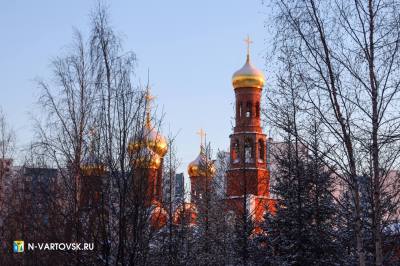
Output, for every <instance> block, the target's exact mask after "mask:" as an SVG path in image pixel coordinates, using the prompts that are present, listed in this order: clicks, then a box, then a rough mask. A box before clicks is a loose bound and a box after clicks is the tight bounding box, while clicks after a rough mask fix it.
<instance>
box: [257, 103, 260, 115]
mask: <svg viewBox="0 0 400 266" xmlns="http://www.w3.org/2000/svg"><path fill="white" fill-rule="evenodd" d="M256 116H257V117H260V103H259V102H257V103H256Z"/></svg>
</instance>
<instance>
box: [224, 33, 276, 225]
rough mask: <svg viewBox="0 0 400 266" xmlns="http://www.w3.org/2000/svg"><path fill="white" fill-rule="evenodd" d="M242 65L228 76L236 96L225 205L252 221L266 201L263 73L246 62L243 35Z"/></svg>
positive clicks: (256, 220)
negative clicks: (262, 106)
mask: <svg viewBox="0 0 400 266" xmlns="http://www.w3.org/2000/svg"><path fill="white" fill-rule="evenodd" d="M246 42H247V44H248V48H247V59H246V63H245V65H244V66H243V67H242V68H241V69H239V70H238V71H237V72H235V74H234V75H233V77H232V84H233V87H234V89H235V97H236V105H235V106H236V116H235V127H234V130H233V133H232V134H231V135H230V157H231V159H230V168H229V170H228V171H227V202H228V208H229V209H230V210H233V211H234V212H235V213H236V214H238V215H242V214H243V213H244V211H246V213H247V215H249V216H251V217H252V219H253V221H255V222H258V221H261V220H262V218H263V213H264V211H265V207H266V206H268V205H269V204H270V202H269V172H268V168H267V158H266V156H267V154H266V135H265V134H264V133H263V132H262V128H261V122H260V103H261V92H262V88H263V86H264V75H263V74H262V72H261V71H259V70H258V69H256V68H255V67H254V66H252V64H251V63H250V55H249V44H250V42H251V41H250V39H249V38H247V39H246Z"/></svg>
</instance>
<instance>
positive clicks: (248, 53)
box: [244, 35, 253, 56]
mask: <svg viewBox="0 0 400 266" xmlns="http://www.w3.org/2000/svg"><path fill="white" fill-rule="evenodd" d="M244 42H245V43H246V44H247V56H249V55H250V44H252V43H253V40H252V39H250V37H249V35H247V38H246V39H244Z"/></svg>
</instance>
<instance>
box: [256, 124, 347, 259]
mask: <svg viewBox="0 0 400 266" xmlns="http://www.w3.org/2000/svg"><path fill="white" fill-rule="evenodd" d="M316 129H317V127H315V131H314V132H313V134H312V135H311V138H312V139H311V140H310V141H309V142H308V144H309V146H307V147H306V146H305V145H303V144H300V142H299V139H298V138H296V136H295V137H293V136H290V135H289V136H288V138H287V139H286V141H285V143H284V144H283V147H282V149H281V150H280V153H279V154H275V157H276V160H277V163H278V169H277V174H276V176H275V178H276V182H275V185H274V187H273V188H272V189H273V192H274V193H275V195H276V197H277V202H276V213H275V214H270V213H267V214H266V216H265V222H264V224H263V229H264V236H263V237H260V238H259V241H261V242H263V243H262V245H261V249H262V250H263V251H266V253H267V257H266V258H264V263H265V264H271V265H336V264H338V263H339V264H340V257H339V254H340V253H339V245H338V242H337V237H336V234H337V233H336V231H335V228H336V227H335V224H334V221H335V213H336V207H335V203H334V199H333V196H332V189H333V175H332V173H331V172H330V171H329V170H328V169H327V168H326V167H325V166H324V165H323V163H322V161H321V160H320V155H319V154H318V152H317V151H319V149H318V134H317V131H316Z"/></svg>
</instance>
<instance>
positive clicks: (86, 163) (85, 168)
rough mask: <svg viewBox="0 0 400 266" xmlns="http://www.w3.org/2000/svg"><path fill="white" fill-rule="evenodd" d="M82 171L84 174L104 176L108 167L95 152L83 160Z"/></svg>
mask: <svg viewBox="0 0 400 266" xmlns="http://www.w3.org/2000/svg"><path fill="white" fill-rule="evenodd" d="M81 172H82V174H83V175H84V176H102V175H104V174H105V172H106V167H105V165H104V164H102V163H101V162H100V160H99V159H98V158H97V157H96V156H95V155H94V154H90V155H89V156H88V157H87V158H85V159H84V160H83V162H82V164H81Z"/></svg>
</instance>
